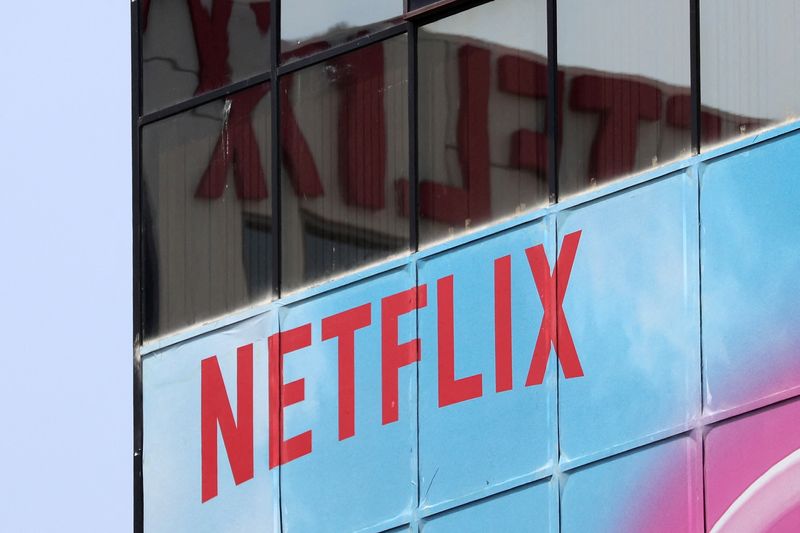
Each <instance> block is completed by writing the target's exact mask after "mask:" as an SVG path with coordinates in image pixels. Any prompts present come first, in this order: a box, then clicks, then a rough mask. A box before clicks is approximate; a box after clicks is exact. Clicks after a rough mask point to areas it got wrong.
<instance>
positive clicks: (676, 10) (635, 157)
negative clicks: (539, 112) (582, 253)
mask: <svg viewBox="0 0 800 533" xmlns="http://www.w3.org/2000/svg"><path fill="white" fill-rule="evenodd" d="M557 18H558V62H559V75H560V76H562V77H563V78H562V79H563V83H564V92H563V94H562V98H560V102H559V112H560V113H561V114H562V115H563V119H562V123H563V129H562V135H561V139H560V148H559V152H560V157H559V193H560V195H561V197H562V198H563V197H564V196H567V195H570V194H572V193H576V192H580V191H583V190H586V189H588V188H591V187H593V186H596V185H600V184H602V183H605V182H607V181H609V180H612V179H614V178H619V177H622V176H625V175H628V174H631V173H634V172H638V171H642V170H645V169H648V168H651V167H655V166H658V165H662V164H664V163H666V162H668V161H671V160H674V159H678V158H681V157H686V156H688V155H690V153H691V128H690V122H691V121H690V109H691V107H690V105H689V101H690V100H689V98H690V89H689V87H690V55H689V2H688V1H686V0H606V1H603V2H594V1H591V0H560V1H559V2H558V17H557Z"/></svg>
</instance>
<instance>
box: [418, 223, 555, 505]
mask: <svg viewBox="0 0 800 533" xmlns="http://www.w3.org/2000/svg"><path fill="white" fill-rule="evenodd" d="M550 227H552V219H550ZM554 241H555V239H554V232H553V230H552V229H551V228H548V225H547V223H546V222H537V223H534V224H529V225H526V226H523V227H521V228H519V229H515V230H512V231H509V232H506V233H502V234H500V235H497V236H495V237H491V238H487V239H483V240H480V241H478V242H476V243H474V244H471V245H468V246H464V247H460V248H457V249H454V250H452V251H448V252H444V253H442V254H439V255H436V256H433V257H431V258H429V259H425V260H424V261H420V262H419V263H418V276H419V283H420V285H423V284H427V287H428V305H427V307H425V308H423V309H420V311H419V328H420V338H421V339H422V361H421V362H420V378H419V379H420V427H419V431H420V435H419V443H420V444H419V445H420V499H421V507H422V508H431V507H432V508H435V509H437V510H438V509H441V508H443V507H449V506H451V505H455V504H459V503H463V502H464V501H466V500H469V499H472V498H476V497H480V496H483V495H486V494H487V493H491V492H496V491H498V490H499V489H500V488H503V487H508V486H510V485H513V484H514V483H519V482H521V480H522V479H528V480H530V479H534V478H535V477H536V476H538V475H542V474H543V473H544V471H545V470H546V469H547V468H548V466H549V465H551V464H553V462H554V456H555V435H556V419H555V416H556V413H555V401H556V397H555V384H556V381H555V368H556V365H555V360H554V359H555V354H554V353H551V358H550V361H549V365H548V368H547V372H546V374H545V380H544V383H543V384H541V385H537V386H532V387H526V386H525V380H526V377H527V374H528V368H529V365H530V362H531V356H532V354H533V349H534V345H535V344H536V338H537V334H538V332H539V326H540V324H541V321H542V316H543V314H544V313H543V308H542V304H541V301H540V299H539V296H538V293H537V290H536V285H535V283H534V279H533V275H532V274H531V270H530V267H529V266H528V261H527V258H526V255H525V250H526V248H530V247H533V246H536V245H540V244H543V245H544V246H545V251H546V253H547V255H548V257H549V258H550V261H551V262H552V261H553V253H552V252H553V244H554ZM506 255H510V257H511V316H512V357H513V364H512V368H513V388H512V390H509V391H504V392H496V386H495V374H496V373H495V322H494V314H495V308H494V306H495V289H494V260H495V259H497V258H500V257H503V256H506ZM450 274H452V275H453V309H454V339H455V345H454V353H455V377H456V379H459V378H464V377H466V376H472V375H475V374H479V373H480V374H481V375H482V392H483V395H482V396H481V397H479V398H474V399H471V400H467V401H463V402H460V403H456V404H451V405H445V406H443V407H439V387H438V381H437V380H438V374H439V370H438V357H439V354H438V327H437V315H438V305H437V298H438V294H437V280H439V279H440V278H443V277H445V276H448V275H450Z"/></svg>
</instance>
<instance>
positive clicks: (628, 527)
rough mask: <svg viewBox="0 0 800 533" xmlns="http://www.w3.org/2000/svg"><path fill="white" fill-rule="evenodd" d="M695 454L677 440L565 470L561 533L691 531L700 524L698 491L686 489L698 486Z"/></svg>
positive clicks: (688, 441)
mask: <svg viewBox="0 0 800 533" xmlns="http://www.w3.org/2000/svg"><path fill="white" fill-rule="evenodd" d="M697 450H698V448H697V446H696V444H695V442H694V441H693V440H692V439H691V438H688V437H683V438H677V439H672V440H668V441H666V442H663V443H659V444H656V445H652V446H648V447H646V448H641V449H638V450H636V451H634V452H631V453H626V454H623V455H620V456H615V457H612V458H610V459H606V460H603V461H600V462H598V463H592V464H590V465H587V466H584V467H581V468H579V469H577V470H575V471H572V472H570V473H569V474H567V476H566V478H565V480H564V481H563V484H562V488H561V532H562V533H585V532H587V531H592V532H597V533H617V532H628V531H629V532H631V533H634V532H635V533H639V532H644V531H658V532H662V531H664V532H666V531H675V532H678V531H681V532H686V531H694V530H695V529H694V526H696V525H700V524H702V522H698V518H699V517H700V516H701V512H700V510H699V509H700V507H699V506H698V505H699V504H700V498H701V494H702V492H701V491H700V490H697V491H696V493H695V492H692V490H691V489H692V487H699V486H700V485H698V477H699V469H698V467H697V464H698V463H697V461H698V457H697V456H698V453H697ZM687 528H688V529H687ZM700 529H702V526H700Z"/></svg>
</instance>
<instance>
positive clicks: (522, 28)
mask: <svg viewBox="0 0 800 533" xmlns="http://www.w3.org/2000/svg"><path fill="white" fill-rule="evenodd" d="M418 53H419V55H418V69H419V88H418V89H419V100H418V105H419V182H420V183H419V199H420V242H421V243H423V244H427V243H430V242H433V241H436V240H440V239H442V238H446V237H447V236H449V235H452V234H454V233H460V232H463V231H465V230H467V229H469V228H472V227H475V226H479V225H482V224H486V223H488V222H490V221H494V220H497V219H499V218H502V217H506V216H509V215H513V214H515V213H518V212H520V211H523V210H526V209H531V208H534V207H537V206H541V205H543V204H545V203H546V202H547V200H548V187H547V177H546V173H547V138H546V123H547V120H548V117H546V100H547V2H546V0H496V1H495V2H490V3H488V4H484V5H481V6H478V7H476V8H473V9H470V10H468V11H464V12H461V13H459V14H457V15H454V16H451V17H448V18H446V19H443V20H440V21H438V22H435V23H432V24H428V25H426V26H423V27H422V28H420V31H419V50H418Z"/></svg>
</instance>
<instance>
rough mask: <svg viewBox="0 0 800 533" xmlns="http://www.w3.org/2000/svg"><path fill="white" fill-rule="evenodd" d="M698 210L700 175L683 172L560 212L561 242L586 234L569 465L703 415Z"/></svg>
mask: <svg viewBox="0 0 800 533" xmlns="http://www.w3.org/2000/svg"><path fill="white" fill-rule="evenodd" d="M697 210H698V204H697V185H696V181H695V180H694V179H692V178H691V177H689V176H688V175H686V174H678V175H675V176H672V177H670V178H666V179H664V180H660V181H657V182H654V183H652V184H649V185H646V186H642V187H638V188H635V189H632V190H630V191H627V192H625V193H624V194H620V195H616V196H613V197H610V198H608V199H605V200H603V201H601V202H594V203H591V204H588V205H586V206H583V207H579V208H576V209H572V210H568V211H564V212H562V213H560V214H559V217H558V236H559V241H561V240H562V239H563V237H564V235H567V234H569V233H571V232H575V231H579V230H580V231H582V234H581V239H580V243H579V246H578V250H577V255H576V258H575V263H574V266H573V269H572V275H571V277H570V278H569V280H568V285H567V292H566V296H565V301H564V313H565V314H566V320H567V322H568V323H569V327H570V331H571V332H572V336H573V339H574V342H575V346H576V349H577V352H578V356H579V358H580V361H581V364H582V366H583V371H584V376H583V377H579V378H572V379H564V377H563V375H562V374H559V380H560V381H559V417H560V428H559V431H560V439H561V454H562V457H561V459H562V461H563V462H565V463H570V462H578V463H579V462H586V461H588V460H590V459H592V458H596V457H601V456H605V455H609V454H610V453H613V452H616V451H620V450H622V449H626V448H630V447H631V446H633V445H635V444H636V443H640V442H642V441H647V440H652V439H653V438H655V436H657V435H658V434H659V433H663V432H665V431H667V430H674V429H675V428H679V427H685V426H687V425H688V424H690V423H691V421H692V420H693V419H694V418H695V417H697V416H698V414H699V408H700V353H699V350H700V332H699V324H700V318H699V295H698V292H699V273H698V270H699V267H698V229H697V228H698V226H697ZM564 282H565V280H563V279H559V284H561V283H564Z"/></svg>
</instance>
